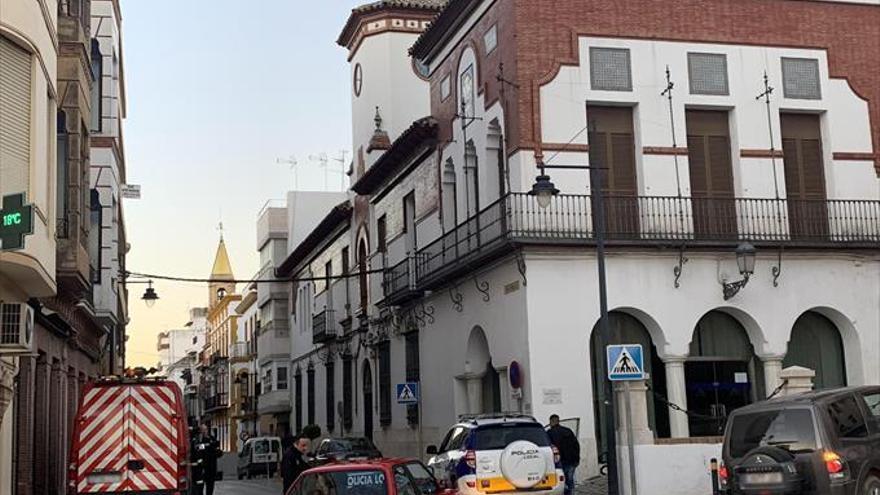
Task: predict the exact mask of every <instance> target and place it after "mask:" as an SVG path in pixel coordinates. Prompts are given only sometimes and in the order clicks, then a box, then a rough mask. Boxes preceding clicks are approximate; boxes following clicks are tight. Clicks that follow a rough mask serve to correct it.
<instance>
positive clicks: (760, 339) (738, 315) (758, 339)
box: [694, 306, 772, 357]
mask: <svg viewBox="0 0 880 495" xmlns="http://www.w3.org/2000/svg"><path fill="white" fill-rule="evenodd" d="M712 311H720V312H722V313H727V314H728V315H730V316H732V317H733V318H734V319H735V320H736V321H738V322H739V324H740V325H742V327H743V329H744V330H745V331H746V334H747V335H748V336H749V341H750V342H751V344H752V346H753V347H754V348H755V354H756V355H757V356H758V357H766V356H768V355H770V354H772V352H771V351H770V346H769V344H768V342H767V337H766V336H765V335H764V331H763V330H762V329H761V326H760V325H759V324H758V321H757V320H755V318H754V317H753V316H752V315H750V314H749V313H747V312H745V311H743V310H742V309H740V308H735V307H732V306H719V307H717V308H713V309H711V310H709V311H707V312H705V313H703V314H701V315H700V317H699V318H697V321H696V322H694V327H696V325H697V323H699V320H701V319H702V318H703V317H704V316H706V315H707V314H709V313H711V312H712Z"/></svg>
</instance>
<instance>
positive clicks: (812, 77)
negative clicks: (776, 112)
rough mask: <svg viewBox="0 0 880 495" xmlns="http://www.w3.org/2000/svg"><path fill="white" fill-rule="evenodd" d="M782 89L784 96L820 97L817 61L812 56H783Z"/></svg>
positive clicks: (802, 98) (817, 98) (801, 98)
mask: <svg viewBox="0 0 880 495" xmlns="http://www.w3.org/2000/svg"><path fill="white" fill-rule="evenodd" d="M782 91H783V94H784V95H785V97H786V98H792V99H798V100H819V99H822V89H821V86H820V84H819V61H818V60H816V59H814V58H783V59H782Z"/></svg>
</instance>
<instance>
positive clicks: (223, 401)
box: [205, 393, 229, 412]
mask: <svg viewBox="0 0 880 495" xmlns="http://www.w3.org/2000/svg"><path fill="white" fill-rule="evenodd" d="M227 407H229V398H228V396H227V394H225V393H220V394H214V395H211V396H209V397H205V412H211V411H214V410H217V409H226V408H227Z"/></svg>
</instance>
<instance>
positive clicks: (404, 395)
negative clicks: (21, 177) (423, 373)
mask: <svg viewBox="0 0 880 495" xmlns="http://www.w3.org/2000/svg"><path fill="white" fill-rule="evenodd" d="M397 403H398V404H418V403H419V384H418V382H406V383H398V384H397Z"/></svg>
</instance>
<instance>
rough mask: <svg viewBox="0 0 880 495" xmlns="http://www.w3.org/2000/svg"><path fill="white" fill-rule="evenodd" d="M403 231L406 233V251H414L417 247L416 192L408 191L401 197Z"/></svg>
mask: <svg viewBox="0 0 880 495" xmlns="http://www.w3.org/2000/svg"><path fill="white" fill-rule="evenodd" d="M403 233H404V234H405V235H406V237H405V239H404V240H405V244H406V252H407V253H408V254H409V253H415V252H416V249H417V248H418V244H417V242H418V240H417V238H416V193H415V191H410V192H409V194H407V195H406V196H404V197H403Z"/></svg>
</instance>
